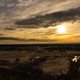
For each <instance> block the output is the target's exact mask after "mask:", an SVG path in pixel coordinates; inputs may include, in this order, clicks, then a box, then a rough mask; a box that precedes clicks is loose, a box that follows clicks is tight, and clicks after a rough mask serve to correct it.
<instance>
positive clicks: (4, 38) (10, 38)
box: [0, 37, 26, 41]
mask: <svg viewBox="0 0 80 80" xmlns="http://www.w3.org/2000/svg"><path fill="white" fill-rule="evenodd" d="M0 40H15V41H26V39H19V38H13V37H0Z"/></svg>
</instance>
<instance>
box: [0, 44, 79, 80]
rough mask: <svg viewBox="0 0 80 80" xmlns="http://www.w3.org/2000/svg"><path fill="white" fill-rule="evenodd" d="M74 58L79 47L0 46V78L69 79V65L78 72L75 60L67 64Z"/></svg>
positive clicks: (52, 45) (26, 79) (20, 79)
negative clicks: (67, 77)
mask: <svg viewBox="0 0 80 80" xmlns="http://www.w3.org/2000/svg"><path fill="white" fill-rule="evenodd" d="M74 56H80V44H35V45H32V44H31V45H0V79H1V80H37V79H38V80H50V79H51V80H65V79H64V78H66V76H71V77H72V76H73V75H70V74H69V73H70V69H71V66H72V65H75V66H74V69H75V70H77V72H78V74H79V73H80V72H79V70H80V69H79V65H80V64H79V63H80V62H79V59H78V62H72V61H71V59H72V58H73V57H74ZM72 68H73V67H72ZM74 69H73V70H72V71H73V72H74V73H75V70H74ZM6 74H7V75H6ZM9 75H10V76H9ZM76 75H77V74H76ZM46 76H47V77H46ZM64 76H65V77H64ZM71 77H70V78H69V80H71ZM77 78H78V77H77ZM74 80H79V78H78V79H75V78H74Z"/></svg>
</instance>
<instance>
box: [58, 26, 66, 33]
mask: <svg viewBox="0 0 80 80" xmlns="http://www.w3.org/2000/svg"><path fill="white" fill-rule="evenodd" d="M57 28H58V32H59V33H63V32H65V26H63V25H58V26H57Z"/></svg>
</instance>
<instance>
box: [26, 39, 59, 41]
mask: <svg viewBox="0 0 80 80" xmlns="http://www.w3.org/2000/svg"><path fill="white" fill-rule="evenodd" d="M27 41H38V42H53V41H57V39H28V40H27Z"/></svg>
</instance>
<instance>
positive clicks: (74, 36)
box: [71, 36, 80, 38]
mask: <svg viewBox="0 0 80 80" xmlns="http://www.w3.org/2000/svg"><path fill="white" fill-rule="evenodd" d="M71 38H80V36H72V37H71Z"/></svg>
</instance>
